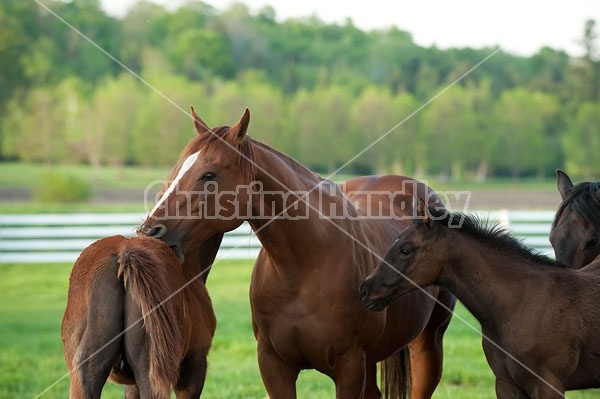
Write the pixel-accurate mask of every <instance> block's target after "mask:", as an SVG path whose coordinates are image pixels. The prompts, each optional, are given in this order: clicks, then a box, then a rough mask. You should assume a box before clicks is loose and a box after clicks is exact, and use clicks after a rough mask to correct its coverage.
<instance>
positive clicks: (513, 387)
mask: <svg viewBox="0 0 600 399" xmlns="http://www.w3.org/2000/svg"><path fill="white" fill-rule="evenodd" d="M496 397H497V398H498V399H530V396H529V395H528V394H527V392H525V390H523V388H521V387H520V386H519V385H518V384H517V383H515V381H513V380H512V379H504V378H499V377H497V378H496ZM540 398H545V397H544V396H540Z"/></svg>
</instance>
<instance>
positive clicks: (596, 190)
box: [550, 169, 600, 269]
mask: <svg viewBox="0 0 600 399" xmlns="http://www.w3.org/2000/svg"><path fill="white" fill-rule="evenodd" d="M556 174H557V187H558V191H559V192H560V195H561V197H562V203H561V204H560V206H559V208H558V211H557V212H556V216H555V218H554V222H553V223H552V230H551V231H550V242H551V243H552V247H553V248H554V253H555V255H556V260H557V261H558V262H560V263H562V264H564V265H567V266H568V267H570V268H573V269H579V268H581V267H583V266H585V265H587V264H588V263H590V262H591V261H592V260H594V258H596V256H598V255H600V182H595V183H592V182H582V183H578V184H576V185H573V183H572V182H571V179H570V178H569V176H568V175H567V174H566V173H565V172H563V171H562V170H560V169H559V170H557V171H556Z"/></svg>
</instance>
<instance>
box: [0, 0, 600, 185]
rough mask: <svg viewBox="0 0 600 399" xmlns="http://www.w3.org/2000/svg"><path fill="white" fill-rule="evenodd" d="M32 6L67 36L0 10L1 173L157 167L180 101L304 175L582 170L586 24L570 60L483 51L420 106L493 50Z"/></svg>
mask: <svg viewBox="0 0 600 399" xmlns="http://www.w3.org/2000/svg"><path fill="white" fill-rule="evenodd" d="M45 4H46V5H47V7H48V9H50V10H52V11H53V12H54V13H56V14H57V15H60V17H61V18H63V19H64V20H65V21H67V22H68V23H69V24H71V25H72V26H74V27H75V28H77V29H78V30H79V31H80V32H81V34H82V35H79V34H78V33H77V32H75V31H74V30H72V29H71V28H70V27H68V26H67V25H65V24H64V23H63V22H61V21H60V20H58V19H57V18H56V17H55V16H54V15H53V14H52V13H50V12H49V11H48V10H46V9H45V8H43V7H41V6H40V5H38V4H37V3H35V2H22V1H19V0H7V1H5V2H2V3H1V4H0V37H2V38H3V40H2V41H0V43H3V44H4V45H3V46H0V87H2V90H1V91H0V160H3V161H8V160H11V161H14V160H17V161H27V162H44V163H49V164H53V163H86V164H91V165H94V166H96V167H101V166H102V165H107V164H110V165H171V164H172V163H173V162H174V160H175V159H176V158H177V156H178V153H179V151H180V150H181V149H182V148H183V146H184V145H185V143H187V142H188V140H189V139H190V137H191V135H192V134H193V133H192V128H191V126H192V124H191V121H190V119H189V118H188V116H187V114H188V113H189V105H190V104H193V105H194V106H195V108H196V109H197V111H198V113H199V114H200V115H201V116H202V117H203V119H204V120H205V121H206V122H207V123H208V124H209V125H220V124H227V123H232V122H234V121H235V120H237V118H238V117H239V116H240V115H241V112H242V110H243V108H244V107H245V106H248V107H249V108H250V111H251V115H252V117H251V130H250V134H251V135H252V136H253V137H254V138H256V139H259V140H262V141H265V142H267V143H268V144H270V145H272V146H274V147H276V148H278V149H280V150H281V151H283V152H286V153H288V154H290V155H292V156H294V157H295V158H297V159H298V160H299V161H301V162H303V163H305V164H306V165H308V166H309V167H311V168H312V169H315V170H317V171H320V172H322V173H327V172H332V171H334V170H337V169H338V168H340V167H342V166H344V165H345V164H346V163H347V161H348V160H350V159H352V158H353V157H355V156H356V155H358V154H359V153H361V152H362V151H364V149H365V148H368V147H369V148H368V149H367V150H366V151H365V152H364V153H363V154H361V155H360V156H358V157H357V158H356V160H354V161H353V162H351V163H349V164H348V165H346V166H344V168H343V170H342V171H343V172H346V173H359V174H365V173H386V172H394V173H405V174H410V175H415V176H421V177H422V176H427V175H429V176H431V175H437V176H445V177H448V178H451V179H463V178H467V179H478V180H483V179H485V178H486V177H489V176H512V177H521V176H539V177H543V176H549V175H552V174H553V173H554V170H555V169H556V168H557V167H563V168H567V169H568V171H569V173H571V174H574V175H579V176H584V177H587V176H597V174H598V170H600V152H599V151H598V148H600V54H599V53H598V48H597V46H598V40H597V33H596V30H597V29H596V25H595V22H594V21H592V20H590V21H588V22H587V23H586V24H585V26H583V27H582V36H581V38H580V39H581V45H582V49H584V50H585V56H584V57H582V58H572V57H569V55H567V54H566V53H564V52H562V51H558V50H555V49H551V48H542V49H540V50H539V52H538V53H536V54H535V55H533V56H531V57H520V56H516V55H512V54H508V53H505V52H503V51H499V52H498V53H496V54H495V55H493V56H492V57H491V58H489V60H487V61H486V62H484V63H483V64H482V65H481V66H480V67H478V68H477V69H475V70H474V71H473V72H471V73H469V74H468V75H466V76H465V77H464V78H462V79H460V80H459V81H458V83H457V84H455V85H454V86H452V87H451V88H449V89H448V90H446V91H445V92H444V93H443V94H442V95H440V96H439V97H437V98H436V99H435V100H434V101H431V102H430V103H428V101H429V100H430V99H431V98H433V97H434V96H435V95H436V94H437V93H440V92H441V91H442V90H444V89H445V88H446V87H447V86H448V85H449V84H450V83H452V82H454V81H455V80H456V79H458V78H459V77H461V76H462V75H463V74H465V72H467V71H468V70H469V69H470V68H472V67H473V66H474V65H476V64H477V63H478V62H480V61H481V60H482V59H484V58H485V57H487V56H488V55H490V54H491V53H492V52H493V51H494V49H492V48H484V49H470V48H464V49H449V50H440V49H437V48H435V47H430V48H423V47H420V46H418V45H416V44H415V43H414V42H413V40H412V37H411V35H410V33H408V32H404V31H401V30H399V29H397V28H389V29H382V30H373V31H362V30H360V29H358V28H356V27H355V26H354V25H353V23H352V21H351V20H348V21H346V22H345V23H344V24H341V25H339V24H327V23H324V22H322V21H320V20H319V19H318V18H316V17H306V18H301V19H291V20H286V21H282V22H277V21H276V15H275V12H274V10H273V9H272V8H270V7H265V8H263V9H261V10H259V11H258V12H257V13H254V14H252V13H250V12H249V10H248V9H247V7H246V6H244V5H243V4H241V3H239V4H234V5H232V6H230V7H229V8H228V9H225V10H222V11H218V10H216V9H214V8H212V7H210V6H208V5H206V4H205V3H202V2H199V1H193V2H188V3H186V4H185V5H184V6H182V7H180V8H178V9H176V10H174V11H168V10H166V9H164V8H162V7H161V6H158V5H156V4H153V3H149V2H145V1H139V2H138V3H136V4H135V6H134V7H133V8H131V9H130V10H129V12H128V13H127V14H126V15H125V16H124V17H123V18H120V19H119V18H114V17H111V16H109V15H107V14H106V13H104V12H103V11H102V10H101V8H100V5H99V1H98V0H73V1H70V2H64V1H48V2H46V3H45ZM83 35H85V37H87V38H89V39H90V40H91V41H93V42H94V43H95V44H96V45H97V46H98V47H101V48H102V49H104V50H105V51H106V52H107V53H109V54H111V55H113V56H114V57H115V58H116V59H117V60H119V62H120V63H122V65H125V66H126V67H127V68H128V69H129V71H128V70H125V69H124V68H123V66H122V65H119V63H117V62H115V61H114V60H112V59H111V58H109V57H108V56H107V55H106V54H104V53H103V52H101V51H99V50H98V48H96V47H95V46H93V45H92V44H90V42H89V41H88V40H86V39H85V38H84V37H83ZM134 74H135V75H137V77H135V76H134ZM138 77H139V78H138ZM423 104H427V105H426V106H425V107H422V105H423ZM421 107H422V108H421ZM417 110H418V112H416V111H417ZM383 135H385V137H384V138H383V139H381V140H380V141H379V142H378V143H376V144H374V145H372V143H374V142H375V141H376V140H379V139H380V137H381V136H383ZM371 145H372V146H371Z"/></svg>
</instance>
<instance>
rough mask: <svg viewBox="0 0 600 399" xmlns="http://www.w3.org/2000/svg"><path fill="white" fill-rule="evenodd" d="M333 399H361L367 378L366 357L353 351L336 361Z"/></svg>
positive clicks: (360, 351) (358, 351)
mask: <svg viewBox="0 0 600 399" xmlns="http://www.w3.org/2000/svg"><path fill="white" fill-rule="evenodd" d="M336 366H337V367H336V369H337V370H336V375H335V376H334V380H335V391H336V395H335V397H336V398H337V399H352V398H363V397H364V396H363V393H364V390H365V381H366V377H367V370H366V369H367V367H366V355H365V353H364V352H363V351H362V350H360V349H357V350H353V351H351V352H350V353H346V354H344V355H342V356H339V357H338V358H337V359H336Z"/></svg>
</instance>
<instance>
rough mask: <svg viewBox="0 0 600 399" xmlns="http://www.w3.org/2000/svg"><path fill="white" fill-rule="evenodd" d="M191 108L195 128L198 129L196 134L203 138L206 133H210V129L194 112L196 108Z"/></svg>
mask: <svg viewBox="0 0 600 399" xmlns="http://www.w3.org/2000/svg"><path fill="white" fill-rule="evenodd" d="M190 108H191V109H192V117H193V118H194V128H195V129H196V133H198V135H199V136H201V135H203V134H205V133H206V132H210V128H209V127H208V125H207V124H206V123H205V122H204V121H203V120H202V119H200V117H199V116H198V114H197V113H196V111H195V110H194V106H193V105H191V106H190Z"/></svg>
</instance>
